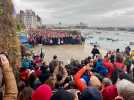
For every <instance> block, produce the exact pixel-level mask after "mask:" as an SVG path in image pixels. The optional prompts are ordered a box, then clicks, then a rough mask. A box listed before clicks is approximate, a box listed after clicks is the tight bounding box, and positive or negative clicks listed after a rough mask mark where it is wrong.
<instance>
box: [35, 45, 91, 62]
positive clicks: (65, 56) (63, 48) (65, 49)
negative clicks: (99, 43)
mask: <svg viewBox="0 0 134 100" xmlns="http://www.w3.org/2000/svg"><path fill="white" fill-rule="evenodd" d="M41 48H42V49H43V52H44V53H45V57H44V60H45V61H48V62H50V61H51V60H52V58H53V56H54V55H57V56H58V59H59V60H61V61H64V62H65V64H67V63H69V61H70V59H71V58H74V59H78V60H79V61H80V60H82V59H85V58H86V57H88V56H89V55H90V52H91V50H92V46H90V45H86V44H82V45H60V46H59V45H58V46H42V45H38V46H36V47H35V48H34V52H35V53H36V54H37V53H38V52H40V50H41Z"/></svg>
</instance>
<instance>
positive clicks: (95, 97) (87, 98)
mask: <svg viewBox="0 0 134 100" xmlns="http://www.w3.org/2000/svg"><path fill="white" fill-rule="evenodd" d="M80 100H102V96H101V93H100V92H99V90H97V89H96V88H94V87H89V88H87V89H85V90H84V91H83V92H82V94H81V96H80Z"/></svg>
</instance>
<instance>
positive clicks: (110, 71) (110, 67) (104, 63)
mask: <svg viewBox="0 0 134 100" xmlns="http://www.w3.org/2000/svg"><path fill="white" fill-rule="evenodd" d="M103 65H104V66H105V67H106V68H107V69H108V77H109V78H110V77H111V76H112V73H113V72H114V67H113V64H112V63H110V62H109V61H108V60H103Z"/></svg>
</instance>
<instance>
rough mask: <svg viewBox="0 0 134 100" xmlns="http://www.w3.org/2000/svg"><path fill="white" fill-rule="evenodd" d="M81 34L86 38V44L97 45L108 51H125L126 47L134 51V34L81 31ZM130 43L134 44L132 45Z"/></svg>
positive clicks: (126, 32)
mask: <svg viewBox="0 0 134 100" xmlns="http://www.w3.org/2000/svg"><path fill="white" fill-rule="evenodd" d="M81 33H82V35H83V36H84V37H85V38H86V39H85V44H87V45H88V44H97V45H98V46H99V47H100V48H103V49H104V50H106V51H108V50H116V49H117V48H119V49H120V50H121V51H123V50H124V48H125V47H126V46H130V47H131V48H132V49H134V32H128V31H104V30H81ZM130 43H132V44H131V45H130Z"/></svg>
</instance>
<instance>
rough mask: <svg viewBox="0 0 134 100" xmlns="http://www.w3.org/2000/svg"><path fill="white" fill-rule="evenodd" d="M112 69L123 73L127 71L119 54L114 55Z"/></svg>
mask: <svg viewBox="0 0 134 100" xmlns="http://www.w3.org/2000/svg"><path fill="white" fill-rule="evenodd" d="M114 67H115V69H121V70H123V71H124V72H126V71H127V68H126V66H125V64H124V59H123V55H121V54H118V55H116V62H115V63H114Z"/></svg>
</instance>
